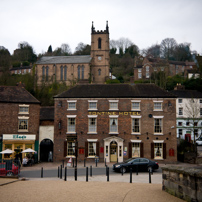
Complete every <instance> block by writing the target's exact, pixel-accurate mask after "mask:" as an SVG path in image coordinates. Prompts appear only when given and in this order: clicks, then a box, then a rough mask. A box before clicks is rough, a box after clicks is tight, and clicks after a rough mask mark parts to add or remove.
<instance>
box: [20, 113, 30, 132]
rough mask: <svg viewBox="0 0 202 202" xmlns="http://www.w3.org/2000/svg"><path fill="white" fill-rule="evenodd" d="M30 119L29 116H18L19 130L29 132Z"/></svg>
mask: <svg viewBox="0 0 202 202" xmlns="http://www.w3.org/2000/svg"><path fill="white" fill-rule="evenodd" d="M28 120H29V117H24V116H23V117H18V131H19V132H27V131H28Z"/></svg>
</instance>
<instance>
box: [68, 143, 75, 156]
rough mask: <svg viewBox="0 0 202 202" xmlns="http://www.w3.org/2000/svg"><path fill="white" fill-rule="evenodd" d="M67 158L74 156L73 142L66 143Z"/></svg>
mask: <svg viewBox="0 0 202 202" xmlns="http://www.w3.org/2000/svg"><path fill="white" fill-rule="evenodd" d="M67 156H72V157H74V156H75V142H73V141H68V142H67Z"/></svg>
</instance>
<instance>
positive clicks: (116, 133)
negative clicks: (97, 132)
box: [109, 132, 119, 135]
mask: <svg viewBox="0 0 202 202" xmlns="http://www.w3.org/2000/svg"><path fill="white" fill-rule="evenodd" d="M113 134H115V135H118V134H119V133H118V132H110V133H109V135H113Z"/></svg>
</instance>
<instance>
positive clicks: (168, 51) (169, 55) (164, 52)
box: [160, 38, 177, 60]
mask: <svg viewBox="0 0 202 202" xmlns="http://www.w3.org/2000/svg"><path fill="white" fill-rule="evenodd" d="M176 46H177V42H176V41H175V39H173V38H166V39H164V40H162V42H161V45H160V48H161V56H162V57H163V58H165V59H168V60H173V59H174V51H175V48H176Z"/></svg>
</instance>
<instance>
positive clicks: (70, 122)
mask: <svg viewBox="0 0 202 202" xmlns="http://www.w3.org/2000/svg"><path fill="white" fill-rule="evenodd" d="M67 132H68V133H76V115H67Z"/></svg>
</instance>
